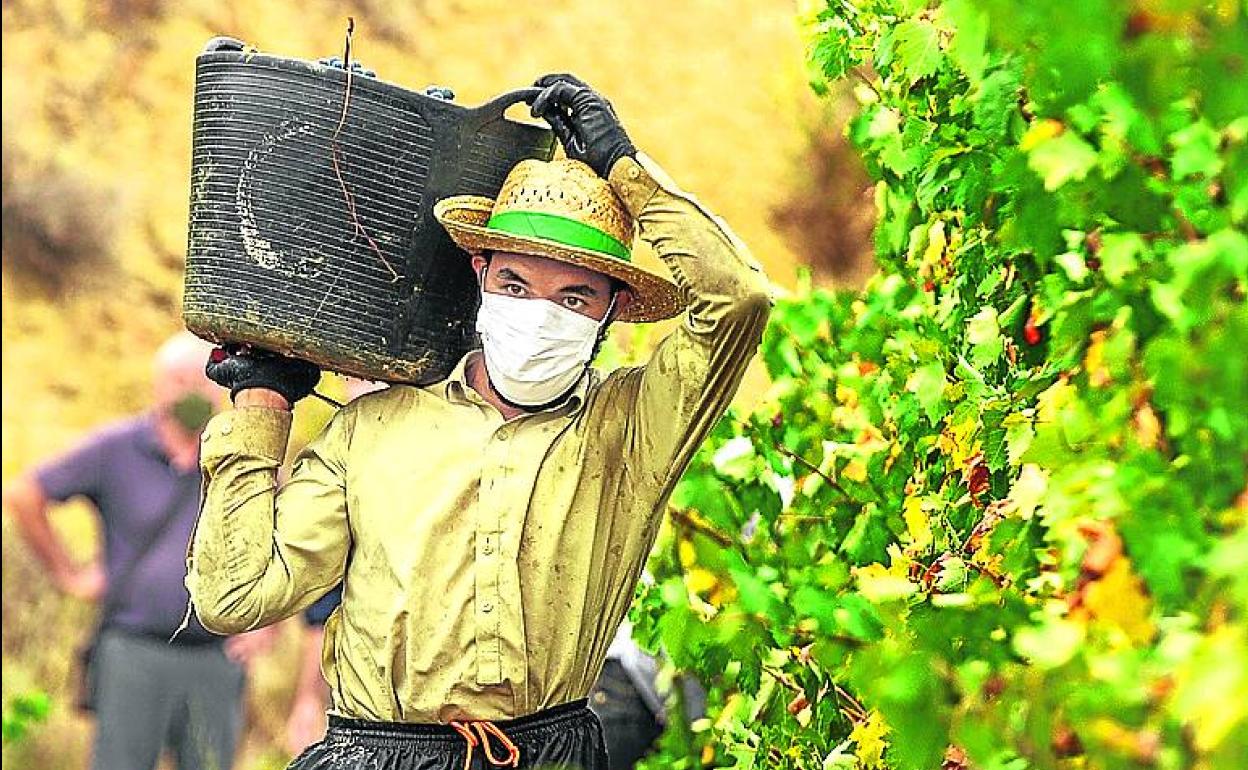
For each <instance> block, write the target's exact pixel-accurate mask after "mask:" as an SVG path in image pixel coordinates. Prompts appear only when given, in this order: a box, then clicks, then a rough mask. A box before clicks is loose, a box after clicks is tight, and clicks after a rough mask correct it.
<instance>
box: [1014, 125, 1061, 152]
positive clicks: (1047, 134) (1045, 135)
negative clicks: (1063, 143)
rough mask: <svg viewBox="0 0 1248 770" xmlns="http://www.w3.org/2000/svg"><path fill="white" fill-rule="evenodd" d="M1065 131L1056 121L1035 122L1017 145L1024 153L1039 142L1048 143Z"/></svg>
mask: <svg viewBox="0 0 1248 770" xmlns="http://www.w3.org/2000/svg"><path fill="white" fill-rule="evenodd" d="M1065 130H1066V127H1065V126H1063V125H1062V124H1061V123H1060V122H1058V121H1056V120H1052V119H1045V120H1037V121H1036V122H1034V123H1032V124H1031V128H1028V129H1027V133H1025V134H1023V138H1022V141H1020V142H1019V143H1018V146H1019V148H1020V149H1022V150H1023V151H1024V152H1026V151H1027V150H1030V149H1031V148H1032V147H1035V146H1036V145H1038V144H1040V143H1041V142H1044V141H1048V140H1049V139H1052V138H1053V137H1055V136H1059V135H1061V133H1062V132H1063V131H1065Z"/></svg>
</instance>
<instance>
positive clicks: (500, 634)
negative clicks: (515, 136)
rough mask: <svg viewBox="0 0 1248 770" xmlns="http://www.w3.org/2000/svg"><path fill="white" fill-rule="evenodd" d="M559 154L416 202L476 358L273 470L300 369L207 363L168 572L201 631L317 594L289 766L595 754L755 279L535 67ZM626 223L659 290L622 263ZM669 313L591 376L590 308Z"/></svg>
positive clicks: (281, 361) (556, 762) (637, 157)
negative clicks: (314, 683)
mask: <svg viewBox="0 0 1248 770" xmlns="http://www.w3.org/2000/svg"><path fill="white" fill-rule="evenodd" d="M537 85H538V86H539V87H540V88H542V89H543V90H542V91H541V93H540V94H539V95H538V96H537V97H536V98H535V100H534V102H533V105H532V108H533V114H534V115H535V116H539V117H542V118H544V119H545V120H546V121H547V122H549V123H550V124H551V126H552V127H553V128H554V130H555V132H556V135H557V136H558V137H559V139H560V141H561V142H562V144H563V146H564V149H565V152H566V154H567V155H568V159H566V160H556V161H553V162H551V163H543V162H540V161H524V162H521V163H520V164H518V165H517V166H516V168H515V169H514V170H513V171H512V173H511V174H510V175H509V177H508V178H507V181H506V182H505V183H504V185H503V188H502V190H501V191H500V193H499V196H498V198H497V199H496V200H493V201H491V200H488V199H483V198H475V197H465V196H461V197H453V198H448V199H445V200H442V201H440V202H439V203H438V205H437V207H436V209H435V212H436V215H437V217H438V219H439V221H440V222H442V224H443V225H444V226H445V227H446V228H447V231H448V232H449V233H450V235H451V237H452V238H453V239H454V240H455V242H456V243H457V244H458V245H459V246H460V247H461V248H463V249H464V250H465V251H467V252H468V253H469V254H470V255H471V260H472V267H473V270H474V271H475V272H476V273H477V275H478V276H479V277H480V283H481V291H482V294H481V297H482V302H481V308H480V311H479V313H478V315H477V330H478V332H479V333H480V338H481V343H482V344H481V349H480V350H478V351H473V352H471V353H469V354H468V355H467V356H465V357H464V359H463V360H462V361H461V362H460V364H459V366H458V367H457V368H456V369H455V370H454V371H453V372H452V373H451V375H450V376H449V377H447V378H446V379H445V380H443V381H441V382H438V383H435V384H433V385H429V386H424V387H416V386H407V385H396V386H394V387H391V388H389V389H387V390H385V391H382V392H379V393H375V394H369V395H367V396H365V397H363V398H360V399H357V400H355V401H353V402H352V403H351V404H349V405H348V406H347V407H345V408H344V409H342V410H341V411H340V412H339V413H338V414H337V415H336V416H335V417H334V419H333V420H332V421H331V423H330V424H329V425H328V426H327V428H326V429H325V431H324V432H323V433H322V435H320V436H319V437H318V438H317V439H316V440H315V441H313V442H312V443H311V444H310V445H309V446H308V447H307V449H306V450H305V451H304V452H303V453H302V454H301V456H300V458H299V459H298V461H297V464H296V466H295V469H294V472H293V474H292V475H291V478H290V480H289V481H287V482H286V483H285V484H284V485H282V486H281V488H280V489H279V488H278V484H277V480H276V475H275V474H276V471H277V468H278V466H279V465H280V463H281V458H282V455H283V452H284V450H285V447H286V440H287V434H288V431H289V428H290V422H291V414H290V408H291V404H293V403H294V402H295V401H297V400H298V399H299V398H302V397H304V396H306V395H308V394H309V393H310V392H311V391H312V389H313V387H314V386H315V384H316V381H317V378H318V376H319V371H318V370H317V368H316V367H315V366H314V365H312V364H309V363H307V362H303V361H298V360H294V359H290V358H284V357H281V356H276V355H273V354H268V353H262V352H260V353H257V352H253V351H248V350H247V349H244V348H237V347H232V346H227V347H226V348H222V349H218V350H216V351H214V353H213V356H212V358H211V359H210V361H209V364H208V374H209V376H210V377H211V378H212V379H213V380H215V381H216V382H218V383H220V384H221V385H223V386H225V387H228V388H229V389H230V393H231V396H232V398H233V401H234V407H235V408H234V409H233V410H232V411H228V412H226V413H224V414H222V415H220V416H218V417H217V418H215V419H214V420H213V422H212V423H211V424H209V426H208V428H207V429H206V430H205V432H204V443H203V452H202V458H203V470H204V476H205V479H206V485H205V489H206V496H205V501H204V508H203V513H202V516H201V519H200V522H199V525H198V528H197V531H196V533H195V536H194V540H193V545H192V551H191V553H190V555H189V557H188V572H189V574H188V576H187V585H188V587H189V589H190V592H191V595H192V598H193V603H194V606H195V610H196V612H197V614H198V616H199V618H200V619H201V621H202V622H203V624H204V625H205V626H206V627H208V628H209V629H212V630H215V631H218V632H220V633H238V632H241V631H246V630H249V629H253V628H258V627H260V626H264V625H266V624H269V623H274V622H276V621H278V620H281V619H282V618H285V617H287V616H290V615H292V614H294V613H296V612H298V611H300V610H301V609H303V608H304V607H306V606H308V605H309V604H311V603H312V602H313V601H315V600H316V599H317V598H318V597H320V596H321V595H322V594H324V593H325V591H326V590H328V589H329V588H331V587H332V586H334V585H336V584H337V583H338V582H340V581H341V582H342V583H343V597H342V604H341V607H340V608H339V610H338V611H337V612H335V613H334V615H333V616H332V617H331V618H330V619H329V621H328V623H327V626H326V631H325V649H324V654H323V669H324V673H325V676H326V679H327V681H328V683H329V686H330V689H331V691H332V708H331V712H330V726H329V732H328V734H327V735H326V738H325V739H324V740H323V741H321V742H320V743H317V744H314V745H313V746H311V747H310V748H309V749H308V750H307V751H306V752H304V754H303V755H302V756H301V757H299V758H298V759H296V760H295V762H294V764H293V765H292V766H291V767H293V768H301V769H303V770H311V769H313V768H330V767H333V768H344V767H369V768H387V769H389V768H393V769H394V770H400V769H406V770H414V769H415V768H446V769H447V770H451V769H452V768H455V769H456V770H458V768H469V767H479V768H485V767H542V766H563V767H574V768H584V770H599V769H600V768H602V769H605V768H606V767H607V760H606V752H605V749H604V743H603V738H602V730H601V726H600V724H599V723H598V721H597V719H596V717H594V715H593V714H592V712H590V711H589V710H588V708H586V703H585V697H586V695H587V694H588V693H589V691H590V688H591V687H592V686H593V684H594V682H595V680H596V679H597V677H598V674H599V671H600V670H601V669H602V666H603V661H604V659H605V657H606V655H607V649H608V647H609V646H610V644H611V641H612V639H613V637H614V635H615V631H616V628H617V627H618V626H619V624H620V622H621V620H622V619H623V617H624V615H625V613H626V612H627V610H628V606H629V603H630V600H631V599H632V596H633V589H634V587H635V585H636V582H637V580H638V577H639V575H640V574H641V569H642V566H643V563H644V561H645V558H646V555H647V553H648V551H649V549H650V547H651V545H652V543H653V541H654V537H655V534H656V531H657V529H658V525H659V520H660V516H661V514H662V511H663V509H664V506H665V504H666V501H667V499H668V497H669V495H670V494H671V491H672V489H673V487H674V486H675V484H676V482H677V480H678V479H679V477H680V475H681V473H682V472H683V470H684V469H685V467H686V465H687V464H688V462H689V460H690V458H691V457H692V455H693V453H694V452H695V451H696V449H697V447H698V445H699V444H700V443H701V442H702V440H703V438H704V437H705V436H706V435H707V433H708V432H709V431H710V429H711V427H712V426H713V425H714V424H715V422H716V421H717V420H718V419H719V418H720V416H721V415H722V414H723V412H724V410H725V409H726V408H727V405H728V403H729V402H730V400H731V399H732V396H733V394H734V393H735V391H736V388H737V386H738V383H739V382H740V380H741V377H742V375H743V374H744V372H745V369H746V366H747V364H748V363H749V361H750V359H751V357H752V356H753V355H754V351H755V350H756V348H757V345H758V342H759V339H760V336H761V334H762V329H763V326H764V324H765V322H766V318H767V314H768V309H769V306H770V301H769V298H768V284H767V282H766V279H765V278H764V276H763V274H762V272H761V271H760V269H759V268H758V266H757V264H756V263H755V262H754V261H753V259H752V258H751V257H750V256H749V254H748V252H747V250H746V249H745V247H744V246H743V245H742V244H741V243H740V241H739V240H737V238H736V237H735V236H734V235H733V234H732V233H731V231H729V230H728V228H727V227H726V225H724V224H723V223H722V222H721V221H720V220H718V219H717V218H715V217H714V216H713V215H711V214H709V213H708V212H707V211H706V210H705V209H704V208H703V207H702V206H701V204H699V203H698V202H697V201H696V200H694V199H693V198H692V197H690V196H688V195H687V194H685V193H683V192H681V191H680V190H679V189H678V188H677V187H676V186H675V184H674V183H673V182H671V181H670V179H668V177H667V176H666V175H665V174H664V173H663V172H662V171H661V170H659V169H658V167H657V166H655V165H654V163H653V162H651V161H650V160H649V159H648V158H646V157H645V156H644V155H641V154H638V153H637V152H636V150H635V148H634V147H633V145H632V143H631V142H630V141H629V138H628V136H627V134H626V133H625V132H624V129H623V128H622V127H621V125H620V123H619V121H618V119H617V118H616V116H615V114H614V112H613V110H612V109H611V106H610V104H609V103H608V102H607V101H606V100H605V99H604V98H603V97H602V96H600V95H599V94H597V93H596V92H594V91H593V90H592V89H590V88H589V87H588V86H587V85H585V84H584V83H583V82H581V81H579V80H577V79H576V78H573V77H571V76H567V75H551V76H547V77H544V78H542V79H541V80H539V81H538V83H537ZM634 222H636V224H637V225H639V226H640V235H641V237H642V238H643V239H645V240H646V241H647V242H648V243H650V244H651V245H652V246H653V247H654V248H655V250H656V251H657V253H658V254H659V256H660V257H661V258H662V259H663V261H664V262H665V263H666V265H667V267H668V269H669V270H670V271H671V274H672V276H673V278H674V282H673V281H669V280H667V279H666V278H664V277H661V276H659V275H657V274H654V273H651V272H649V271H646V270H644V269H642V268H640V267H638V266H636V265H634V264H633V263H632V262H631V261H630V257H631V251H630V249H631V245H632V241H633V231H634V226H635V225H634ZM678 313H681V314H683V315H682V318H681V319H680V324H679V326H678V327H677V328H675V330H674V331H672V332H671V333H670V334H669V335H668V336H667V337H666V338H664V339H663V340H662V341H661V342H660V343H659V345H658V347H657V349H656V350H655V351H654V353H653V355H652V356H651V358H650V360H649V362H648V363H646V364H645V365H643V366H639V367H635V368H629V369H621V370H618V371H615V372H613V373H611V374H610V375H609V376H606V377H602V376H600V375H599V374H598V373H597V372H596V371H595V370H593V369H592V368H591V367H590V362H591V361H592V359H593V356H594V354H595V352H596V350H597V348H598V346H599V344H600V343H601V341H602V339H603V337H604V334H605V332H606V329H607V326H608V325H609V324H610V323H612V322H613V321H631V322H648V321H656V320H660V319H663V318H668V317H672V316H674V315H677V314H678Z"/></svg>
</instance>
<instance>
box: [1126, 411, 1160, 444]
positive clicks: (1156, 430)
mask: <svg viewBox="0 0 1248 770" xmlns="http://www.w3.org/2000/svg"><path fill="white" fill-rule="evenodd" d="M1132 422H1133V423H1134V425H1135V440H1136V441H1138V442H1140V446H1142V447H1144V448H1145V449H1156V448H1157V443H1158V442H1159V441H1160V440H1161V420H1159V419H1157V413H1156V412H1154V411H1153V405H1152V404H1150V403H1148V402H1147V401H1145V402H1144V404H1143V405H1141V406H1140V408H1139V409H1136V410H1135V417H1134V419H1133V420H1132Z"/></svg>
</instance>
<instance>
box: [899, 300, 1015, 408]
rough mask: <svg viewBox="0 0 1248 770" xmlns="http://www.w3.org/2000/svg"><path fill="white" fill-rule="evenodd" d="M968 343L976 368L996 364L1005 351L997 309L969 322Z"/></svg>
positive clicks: (983, 310)
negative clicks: (998, 323)
mask: <svg viewBox="0 0 1248 770" xmlns="http://www.w3.org/2000/svg"><path fill="white" fill-rule="evenodd" d="M966 341H967V342H968V343H970V345H971V363H973V364H974V365H975V366H976V367H979V368H981V369H982V368H983V367H985V366H988V365H990V364H994V363H996V361H997V359H999V358H1000V357H1001V353H1002V352H1003V351H1004V350H1005V341H1004V339H1002V337H1001V327H1000V326H998V325H997V310H996V308H994V307H992V306H988V307H985V308H983V309H982V310H980V311H979V312H978V313H976V314H975V315H974V316H972V317H971V319H970V320H969V321H967V324H966ZM920 398H922V396H920Z"/></svg>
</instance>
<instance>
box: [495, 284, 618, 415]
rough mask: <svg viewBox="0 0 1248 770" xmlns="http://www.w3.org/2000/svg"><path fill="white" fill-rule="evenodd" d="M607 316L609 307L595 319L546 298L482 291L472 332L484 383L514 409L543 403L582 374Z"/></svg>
mask: <svg viewBox="0 0 1248 770" xmlns="http://www.w3.org/2000/svg"><path fill="white" fill-rule="evenodd" d="M614 304H615V300H614V298H612V306H613V307H614ZM610 317H611V310H610V309H608V310H607V314H606V316H604V318H603V320H602V321H595V320H594V319H592V318H589V317H588V316H583V315H581V314H580V313H577V312H576V311H574V310H569V309H568V308H566V307H560V306H559V305H557V304H555V303H554V302H551V301H550V300H546V299H532V298H526V297H512V296H508V295H506V294H492V293H490V292H482V295H481V309H480V311H478V312H477V333H478V334H480V335H481V349H482V352H483V353H484V354H485V370H486V372H487V373H488V374H489V377H490V384H492V385H493V386H494V389H495V390H496V391H498V392H499V394H500V395H501V396H502V397H503V398H505V399H507V400H508V401H510V402H511V403H513V404H516V405H518V406H541V405H542V404H549V403H550V402H552V401H554V400H555V399H557V398H558V397H559V396H562V395H563V394H565V393H567V392H568V391H569V390H571V389H572V387H573V386H574V385H576V383H577V382H578V381H579V380H580V379H581V377H582V376H584V374H585V371H586V370H587V369H588V368H589V362H590V359H591V358H593V355H594V348H595V346H596V345H597V343H598V336H599V334H601V333H602V330H603V329H604V328H605V326H606V323H607V319H609V318H610Z"/></svg>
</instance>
